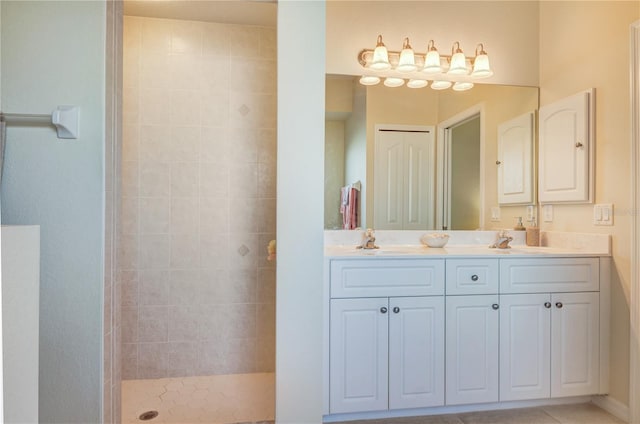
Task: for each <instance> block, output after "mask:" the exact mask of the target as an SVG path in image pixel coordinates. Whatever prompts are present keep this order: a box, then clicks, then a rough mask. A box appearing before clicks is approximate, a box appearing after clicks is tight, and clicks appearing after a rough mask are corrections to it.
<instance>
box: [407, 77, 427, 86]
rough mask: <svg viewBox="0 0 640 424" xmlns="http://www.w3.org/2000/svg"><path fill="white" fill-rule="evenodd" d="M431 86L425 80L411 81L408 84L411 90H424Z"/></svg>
mask: <svg viewBox="0 0 640 424" xmlns="http://www.w3.org/2000/svg"><path fill="white" fill-rule="evenodd" d="M427 85H429V81H427V80H423V79H410V80H409V82H408V83H407V87H409V88H423V87H426V86H427Z"/></svg>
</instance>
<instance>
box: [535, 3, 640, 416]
mask: <svg viewBox="0 0 640 424" xmlns="http://www.w3.org/2000/svg"><path fill="white" fill-rule="evenodd" d="M638 18H640V6H639V5H638V2H636V1H601V2H541V3H540V103H541V105H545V104H549V103H551V102H553V101H555V100H557V99H560V98H563V97H565V96H568V95H571V94H574V93H577V92H579V91H581V90H585V89H587V88H591V87H593V88H595V90H596V96H595V97H596V103H595V116H596V118H595V119H596V121H595V131H596V134H595V141H596V145H595V150H596V159H595V162H596V165H595V176H596V186H595V200H596V203H613V204H614V226H613V227H596V226H594V225H593V224H592V215H593V214H592V212H593V205H555V206H554V211H553V219H554V220H553V222H552V223H544V222H543V223H541V228H542V230H558V231H579V232H590V233H609V234H612V239H613V243H612V248H613V262H614V266H613V275H612V277H613V279H612V301H611V312H612V315H611V391H610V394H611V397H613V398H615V399H616V400H618V401H620V402H622V403H624V404H628V401H629V399H628V397H629V377H628V376H629V303H628V299H629V284H630V266H631V264H630V246H631V239H630V237H631V234H630V233H631V219H630V218H631V212H632V211H631V208H630V200H631V191H630V187H631V173H630V151H631V148H630V128H631V127H630V120H629V116H630V112H629V25H630V24H631V23H632V22H634V21H636V20H637V19H638Z"/></svg>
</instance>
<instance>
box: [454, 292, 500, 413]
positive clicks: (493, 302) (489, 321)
mask: <svg viewBox="0 0 640 424" xmlns="http://www.w3.org/2000/svg"><path fill="white" fill-rule="evenodd" d="M498 307H499V306H498V296H497V295H477V296H448V297H447V300H446V352H447V361H446V382H447V385H446V404H447V405H459V404H465V403H480V402H497V401H498V322H499V321H498V317H499V313H498Z"/></svg>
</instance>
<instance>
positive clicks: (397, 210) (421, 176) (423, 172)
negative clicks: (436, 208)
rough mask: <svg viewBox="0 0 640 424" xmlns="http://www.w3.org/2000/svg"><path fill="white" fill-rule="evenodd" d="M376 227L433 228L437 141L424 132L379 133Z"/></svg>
mask: <svg viewBox="0 0 640 424" xmlns="http://www.w3.org/2000/svg"><path fill="white" fill-rule="evenodd" d="M374 167H375V172H374V175H375V181H374V192H375V193H374V228H376V229H381V230H418V229H425V228H433V226H434V220H435V216H434V212H433V205H434V202H435V169H436V162H435V138H434V136H433V129H430V130H424V131H413V132H409V131H402V130H388V131H385V130H381V129H378V130H377V131H376V153H375V164H374Z"/></svg>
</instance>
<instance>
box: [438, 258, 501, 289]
mask: <svg viewBox="0 0 640 424" xmlns="http://www.w3.org/2000/svg"><path fill="white" fill-rule="evenodd" d="M498 269H499V268H498V260H497V259H447V265H446V271H447V273H446V293H447V294H496V293H498V277H499V271H498Z"/></svg>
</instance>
